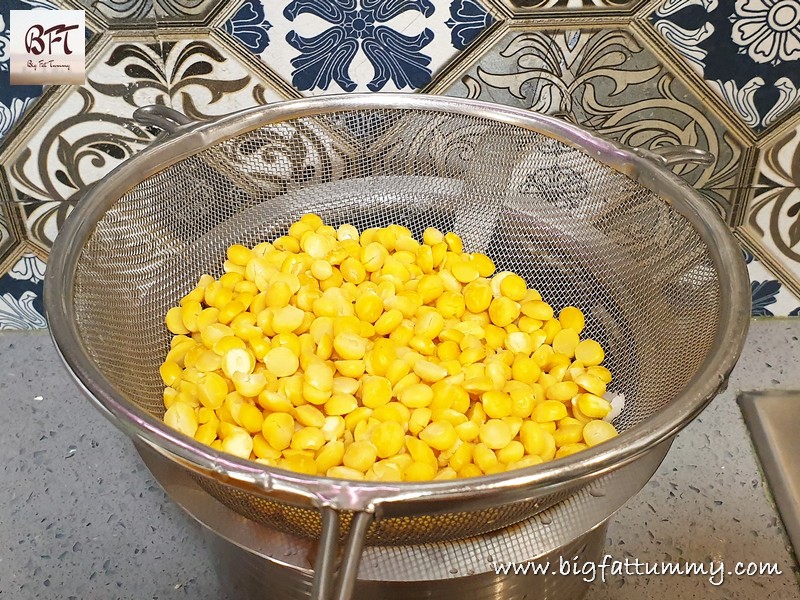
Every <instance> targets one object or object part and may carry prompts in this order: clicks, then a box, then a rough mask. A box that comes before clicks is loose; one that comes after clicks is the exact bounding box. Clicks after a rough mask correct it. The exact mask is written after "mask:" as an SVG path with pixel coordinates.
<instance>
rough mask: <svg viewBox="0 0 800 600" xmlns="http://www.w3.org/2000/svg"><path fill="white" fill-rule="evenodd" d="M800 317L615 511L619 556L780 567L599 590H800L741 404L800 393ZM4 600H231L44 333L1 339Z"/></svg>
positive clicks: (599, 588)
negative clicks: (742, 396) (760, 396)
mask: <svg viewBox="0 0 800 600" xmlns="http://www.w3.org/2000/svg"><path fill="white" fill-rule="evenodd" d="M798 338H800V320H777V319H774V320H760V321H754V322H753V324H752V327H751V331H750V335H749V338H748V342H747V346H746V348H745V351H744V354H743V356H742V359H741V361H740V363H739V365H738V367H737V369H736V371H735V372H734V375H733V377H732V379H731V383H730V386H729V389H728V391H727V392H726V393H724V394H722V395H721V396H719V397H718V398H717V399H716V400H714V402H713V403H712V404H711V406H710V407H709V408H708V409H707V410H706V411H705V412H704V413H703V414H702V415H701V416H700V418H698V419H697V420H696V421H695V422H693V423H692V424H691V425H690V426H689V427H687V428H686V429H685V430H684V431H683V432H682V433H681V434H680V435H679V436H678V438H677V440H676V441H675V443H674V444H673V446H672V449H671V450H670V452H669V454H668V456H667V458H666V460H665V461H664V463H663V464H662V465H661V468H660V469H659V471H658V473H657V474H656V476H655V477H654V478H653V479H652V480H651V481H650V482H649V483H648V484H647V486H646V487H645V488H644V489H643V490H642V492H641V493H640V494H638V495H637V496H636V497H634V498H633V499H631V500H630V501H629V502H628V503H627V505H626V506H625V507H623V508H622V509H621V510H620V511H619V512H618V513H617V514H616V515H615V517H614V518H613V520H612V524H611V527H610V530H609V533H608V542H607V545H606V552H607V553H608V554H609V555H611V557H612V558H614V559H619V560H624V559H625V558H628V559H630V560H634V559H638V560H639V561H640V562H643V563H644V562H648V563H653V562H661V561H681V562H683V561H692V562H706V564H708V561H711V560H714V561H724V562H725V568H726V569H730V568H733V565H734V563H735V562H736V561H744V562H750V561H756V562H776V563H778V565H779V567H780V569H781V570H782V571H783V574H782V575H778V576H772V577H734V576H726V577H725V581H724V583H723V584H722V585H719V586H714V585H711V584H710V583H709V581H708V578H707V577H705V576H691V577H677V576H663V577H656V576H650V577H648V576H644V575H642V576H625V577H620V576H609V577H608V580H607V581H606V583H599V582H597V583H595V584H594V585H593V587H592V589H591V591H590V593H589V595H588V596H587V598H588V600H634V599H635V600H640V599H649V598H659V599H660V598H670V599H680V600H683V599H692V598H697V599H703V600H706V599H710V600H715V599H726V600H727V599H736V600H738V599H761V598H764V599H766V598H769V599H770V600H791V599H797V598H800V588H799V587H798V578H797V566H796V562H795V559H794V555H793V552H792V549H791V547H790V546H789V544H788V541H787V538H786V536H785V533H784V529H783V526H782V524H781V521H780V519H779V517H778V515H777V513H776V511H775V507H774V505H773V503H772V500H771V498H770V495H769V491H768V489H767V487H766V485H765V483H764V481H763V479H762V477H761V474H760V471H759V468H758V463H757V461H756V458H755V455H754V453H753V449H752V445H751V443H750V438H749V435H748V433H747V430H746V428H745V426H744V423H743V421H742V418H741V413H740V411H739V408H738V405H737V404H736V402H735V396H736V392H737V391H738V390H752V389H798V390H800V368H798V366H797V357H798V356H800V342H799V341H798ZM0 372H2V373H3V378H2V384H0V407H1V408H0V418H2V422H3V427H2V429H1V430H0V600H6V599H8V600H32V599H34V598H44V599H51V598H52V599H58V600H113V599H117V598H120V599H126V600H127V599H131V600H171V599H173V598H176V599H179V598H193V599H195V600H227V598H228V596H227V595H226V594H225V591H224V590H222V589H220V586H219V585H218V583H217V581H216V578H215V575H214V573H213V568H212V565H211V560H210V557H209V556H208V553H207V550H206V546H205V544H204V541H203V538H202V536H201V534H200V528H199V525H196V524H195V523H194V522H193V521H191V520H190V519H189V518H188V517H186V516H185V515H184V514H183V513H182V512H181V510H180V509H178V508H177V507H176V506H175V505H174V504H172V502H171V501H170V500H169V499H168V498H167V497H166V496H165V494H164V492H163V491H162V490H161V488H160V487H159V486H158V484H157V483H156V481H155V480H154V479H153V477H152V476H151V475H150V473H149V471H147V469H146V468H145V467H144V465H143V464H142V462H141V460H140V459H139V457H138V455H137V454H136V452H135V451H134V450H133V447H132V445H131V444H130V442H129V441H128V440H127V438H126V437H125V436H124V435H123V434H122V433H121V432H119V431H118V430H117V429H115V428H114V427H113V426H112V425H111V424H110V423H109V422H108V421H107V420H106V419H105V418H104V417H103V416H102V415H101V414H100V413H99V412H98V411H97V410H96V409H95V408H93V407H92V405H91V404H90V403H89V402H88V401H87V400H86V399H85V398H84V397H83V395H82V394H81V393H80V391H79V390H78V388H77V386H76V385H75V384H74V383H73V382H72V380H71V378H70V377H69V375H68V374H67V372H66V370H65V368H64V367H63V365H62V364H61V361H60V359H59V358H58V357H57V355H56V352H55V350H54V348H53V345H52V342H51V341H50V338H49V336H48V335H47V333H45V332H38V333H14V332H3V333H2V334H0Z"/></svg>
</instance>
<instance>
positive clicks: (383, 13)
mask: <svg viewBox="0 0 800 600" xmlns="http://www.w3.org/2000/svg"><path fill="white" fill-rule="evenodd" d="M492 20H493V17H492V16H491V14H490V13H489V12H488V11H487V10H486V8H485V7H484V6H483V4H482V3H481V2H480V0H447V1H446V2H441V1H440V2H437V3H434V2H433V1H432V0H292V1H291V2H288V3H287V2H281V3H274V2H269V1H268V0H245V2H244V3H243V4H242V5H241V6H240V8H239V9H238V10H237V12H236V13H235V14H234V15H233V16H232V17H231V18H230V20H228V21H227V22H226V23H225V24H224V28H225V29H226V31H228V33H230V34H231V35H233V36H234V37H236V38H238V39H239V40H240V41H241V43H243V44H244V45H245V46H247V47H248V48H249V49H250V50H251V51H252V52H254V53H255V54H257V55H258V56H260V57H261V59H262V60H263V61H264V62H265V63H266V64H267V65H268V66H269V67H270V68H271V69H272V70H274V71H275V72H276V73H277V74H278V75H280V76H281V77H282V78H283V79H284V80H286V81H287V82H291V84H292V85H293V86H294V87H295V88H296V89H298V90H300V91H301V92H302V93H304V94H307V95H317V94H335V93H342V92H357V91H358V92H366V91H372V92H377V91H412V92H413V91H416V90H419V89H421V88H423V87H425V86H426V85H427V84H428V83H429V82H430V81H431V78H432V77H433V76H434V74H436V73H437V71H439V70H440V69H441V68H442V67H443V66H444V65H445V64H447V63H448V62H449V61H450V60H451V59H452V58H454V57H455V56H456V55H457V54H458V53H459V52H461V51H462V50H463V49H465V48H466V47H467V46H468V45H469V44H470V43H471V42H472V41H473V40H474V39H475V38H476V37H477V36H478V35H479V34H480V33H481V32H482V31H483V30H484V29H485V28H486V27H488V26H489V25H490V24H491V22H492Z"/></svg>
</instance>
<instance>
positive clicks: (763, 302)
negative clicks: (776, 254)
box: [744, 250, 800, 317]
mask: <svg viewBox="0 0 800 600" xmlns="http://www.w3.org/2000/svg"><path fill="white" fill-rule="evenodd" d="M744 259H745V262H746V263H747V271H748V273H749V274H750V292H751V294H752V303H753V308H752V311H753V312H752V315H753V316H754V317H773V316H776V317H787V316H788V317H797V316H800V298H798V296H797V295H795V294H794V293H793V292H792V290H790V289H788V288H787V287H786V286H784V285H781V282H780V281H779V280H778V278H777V277H776V276H775V275H774V274H773V273H771V272H770V271H769V269H767V267H766V266H765V265H764V264H763V263H761V262H760V261H759V260H757V259H756V258H755V257H754V256H753V254H752V253H751V252H750V251H749V250H745V251H744Z"/></svg>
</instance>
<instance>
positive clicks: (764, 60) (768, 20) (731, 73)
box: [651, 0, 800, 131]
mask: <svg viewBox="0 0 800 600" xmlns="http://www.w3.org/2000/svg"><path fill="white" fill-rule="evenodd" d="M651 20H652V22H653V25H654V26H655V28H656V30H657V31H658V32H659V33H660V34H661V35H662V36H663V37H664V39H665V40H666V41H667V42H669V44H670V45H672V46H673V47H674V48H675V50H677V52H678V53H680V55H681V56H682V57H683V58H684V59H685V60H686V62H687V63H688V65H689V66H690V67H691V68H692V69H694V70H695V71H696V72H697V73H698V74H699V75H700V76H701V77H702V78H703V79H704V80H705V81H706V83H707V84H708V86H709V87H711V88H712V89H713V90H714V91H715V92H716V93H717V94H718V95H719V96H721V97H722V98H723V99H724V100H725V102H727V103H728V104H729V105H730V106H731V108H732V109H733V110H734V111H735V113H736V114H737V115H738V116H739V118H740V119H741V120H742V121H743V122H744V123H745V124H746V125H748V126H749V127H751V128H753V129H754V130H755V131H761V130H763V129H764V128H767V127H769V126H770V125H773V124H774V123H776V122H777V121H779V120H780V119H781V117H782V116H783V115H785V114H788V113H789V112H790V111H791V110H792V109H793V107H796V106H797V104H798V101H799V100H800V90H799V89H798V88H800V0H736V1H735V2H732V1H728V2H718V0H666V1H665V2H664V3H663V4H662V5H661V6H660V7H659V8H658V9H657V10H656V11H655V13H654V14H653V15H652V17H651Z"/></svg>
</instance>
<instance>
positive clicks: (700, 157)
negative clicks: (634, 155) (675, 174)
mask: <svg viewBox="0 0 800 600" xmlns="http://www.w3.org/2000/svg"><path fill="white" fill-rule="evenodd" d="M649 152H650V154H654V155H655V156H653V157H652V158H653V159H654V160H656V161H657V162H659V163H661V164H662V165H663V166H665V167H671V166H673V165H682V164H686V163H690V164H696V165H703V166H706V167H710V166H711V165H713V164H714V161H715V160H716V158H715V157H714V155H713V154H712V153H711V152H707V151H706V150H701V149H700V148H695V147H694V146H661V147H660V148H655V149H653V150H650V151H649Z"/></svg>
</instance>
